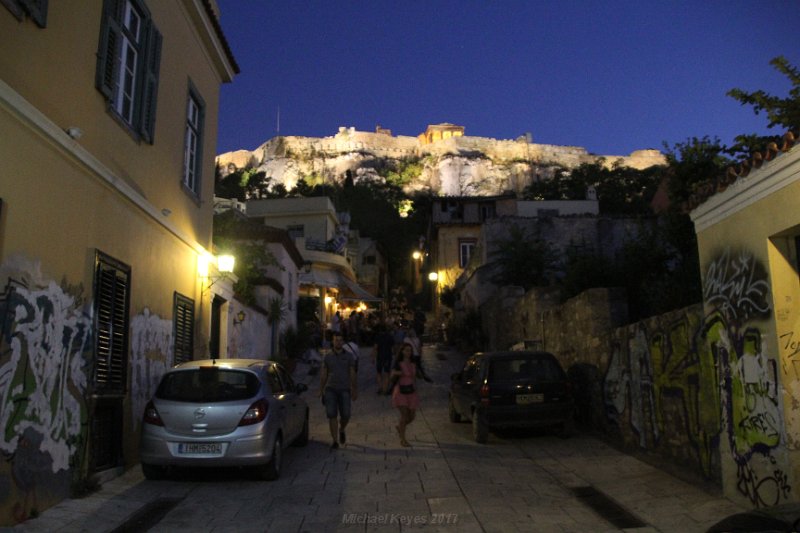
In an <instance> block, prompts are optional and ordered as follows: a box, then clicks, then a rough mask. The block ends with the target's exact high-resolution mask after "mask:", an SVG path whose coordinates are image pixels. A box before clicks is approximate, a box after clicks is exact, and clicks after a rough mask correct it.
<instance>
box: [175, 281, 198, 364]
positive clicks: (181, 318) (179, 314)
mask: <svg viewBox="0 0 800 533" xmlns="http://www.w3.org/2000/svg"><path fill="white" fill-rule="evenodd" d="M172 317H173V319H172V321H173V324H172V339H173V342H174V345H173V348H172V353H173V359H174V360H175V364H176V365H177V364H178V363H184V362H186V361H191V360H192V359H193V354H194V300H192V299H191V298H187V297H186V296H184V295H182V294H179V293H177V292H176V293H175V295H174V296H173V300H172Z"/></svg>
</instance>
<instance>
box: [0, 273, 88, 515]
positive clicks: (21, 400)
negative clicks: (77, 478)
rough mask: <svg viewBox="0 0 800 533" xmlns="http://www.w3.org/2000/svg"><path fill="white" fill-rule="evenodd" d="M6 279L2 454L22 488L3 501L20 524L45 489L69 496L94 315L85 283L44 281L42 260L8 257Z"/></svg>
mask: <svg viewBox="0 0 800 533" xmlns="http://www.w3.org/2000/svg"><path fill="white" fill-rule="evenodd" d="M0 279H4V280H7V285H6V287H5V290H4V292H3V293H2V294H0V320H2V333H1V334H0V451H2V453H3V456H4V457H5V459H6V461H7V462H8V463H10V468H11V478H12V480H13V485H14V487H15V488H16V491H15V494H12V492H11V491H9V493H7V495H6V496H4V497H3V498H9V499H10V500H5V501H4V499H3V498H0V504H3V505H9V504H10V506H11V507H12V508H13V514H14V518H15V520H19V521H21V520H25V519H26V518H27V517H28V516H29V514H30V512H32V511H33V510H35V509H37V496H38V495H39V493H40V492H42V491H44V492H47V493H48V494H54V493H59V492H61V493H62V494H61V495H60V497H64V496H65V495H66V494H63V492H65V491H66V490H68V488H69V483H70V469H71V468H73V467H74V466H76V464H77V462H78V461H79V457H80V456H81V452H82V451H83V446H84V444H85V442H84V438H83V435H84V434H85V427H84V426H85V424H86V405H85V402H84V393H85V390H86V387H87V376H88V375H89V370H88V368H89V358H90V354H91V342H92V319H91V310H90V308H89V307H88V306H85V305H84V303H83V300H82V293H83V289H82V287H81V286H78V287H69V286H67V285H66V283H62V286H59V285H57V284H56V283H55V282H53V281H51V280H50V281H47V280H42V276H41V274H40V267H39V265H38V264H31V263H28V262H26V261H24V260H22V259H17V258H15V259H14V260H9V261H8V262H7V263H6V264H5V265H4V266H3V269H2V271H0Z"/></svg>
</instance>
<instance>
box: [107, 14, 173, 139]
mask: <svg viewBox="0 0 800 533" xmlns="http://www.w3.org/2000/svg"><path fill="white" fill-rule="evenodd" d="M161 41H162V38H161V34H160V33H159V32H158V30H157V29H156V27H155V25H154V24H153V21H152V20H151V18H150V13H149V11H147V8H146V7H145V6H144V4H143V3H142V1H141V0H105V1H104V3H103V20H102V25H101V28H100V43H99V45H98V51H97V71H96V80H95V83H96V85H97V88H98V89H99V90H100V92H101V93H103V95H104V96H105V97H106V100H107V101H108V104H109V109H111V110H112V112H113V113H114V114H115V115H116V116H117V117H119V118H120V119H121V120H122V122H123V123H124V124H125V125H127V126H128V127H129V128H130V129H131V131H132V132H133V133H134V134H136V135H137V136H138V137H139V138H141V139H143V140H145V141H146V142H148V143H150V144H152V143H153V134H154V131H155V117H156V93H157V92H158V68H159V63H160V61H161Z"/></svg>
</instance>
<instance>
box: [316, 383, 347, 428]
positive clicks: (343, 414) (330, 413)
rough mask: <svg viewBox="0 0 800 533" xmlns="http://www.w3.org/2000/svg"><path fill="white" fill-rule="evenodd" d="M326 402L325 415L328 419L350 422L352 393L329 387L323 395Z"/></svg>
mask: <svg viewBox="0 0 800 533" xmlns="http://www.w3.org/2000/svg"><path fill="white" fill-rule="evenodd" d="M322 397H323V399H324V400H325V414H326V415H327V417H328V418H336V415H337V414H338V415H339V418H341V419H342V420H350V391H349V390H336V389H331V388H330V387H327V388H326V389H325V393H324V394H323V396H322Z"/></svg>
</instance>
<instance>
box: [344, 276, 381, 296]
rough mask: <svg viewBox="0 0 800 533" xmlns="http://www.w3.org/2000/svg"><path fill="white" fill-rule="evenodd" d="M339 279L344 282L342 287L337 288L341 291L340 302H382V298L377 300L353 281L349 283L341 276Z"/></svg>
mask: <svg viewBox="0 0 800 533" xmlns="http://www.w3.org/2000/svg"><path fill="white" fill-rule="evenodd" d="M340 276H341V274H340ZM341 278H342V281H343V282H344V287H339V290H340V291H341V294H340V295H339V299H340V300H358V301H360V302H381V301H383V298H378V297H377V296H373V295H371V294H370V293H369V292H367V290H366V289H365V288H364V287H362V286H361V285H359V284H358V283H356V282H355V281H351V280H349V279H347V278H346V277H344V276H341Z"/></svg>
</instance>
